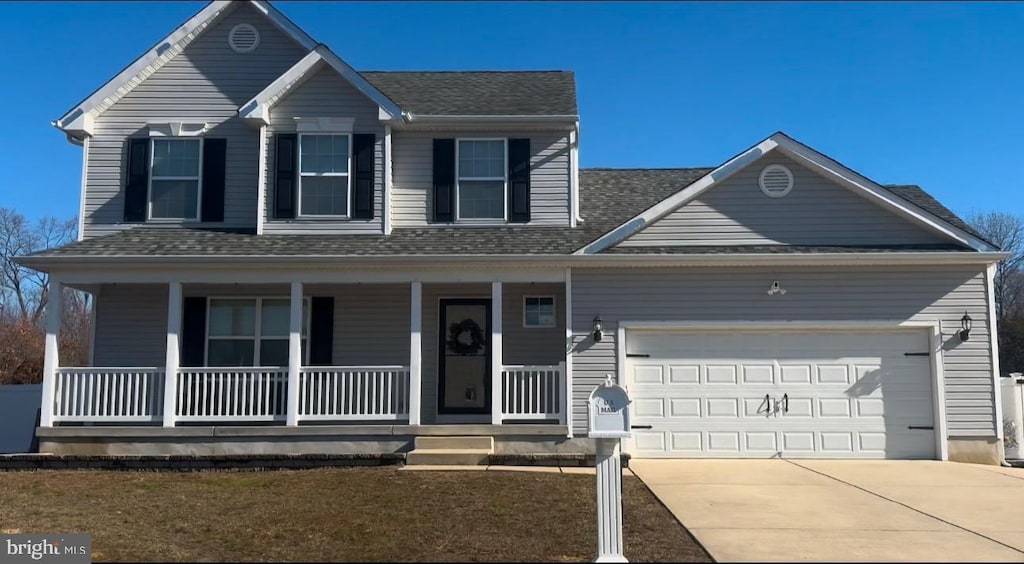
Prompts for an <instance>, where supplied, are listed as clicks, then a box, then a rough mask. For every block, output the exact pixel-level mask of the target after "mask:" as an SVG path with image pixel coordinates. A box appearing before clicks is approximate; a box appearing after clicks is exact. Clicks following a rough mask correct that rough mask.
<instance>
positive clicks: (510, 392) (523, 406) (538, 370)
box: [499, 362, 566, 424]
mask: <svg viewBox="0 0 1024 564" xmlns="http://www.w3.org/2000/svg"><path fill="white" fill-rule="evenodd" d="M501 382H502V394H501V397H500V398H499V399H500V401H501V415H502V420H505V419H513V420H517V419H522V420H530V419H544V420H548V419H551V420H555V419H557V420H558V421H559V422H560V423H562V424H564V423H565V420H566V419H565V397H566V390H565V363H564V362H562V363H559V364H555V365H551V366H504V367H502V370H501Z"/></svg>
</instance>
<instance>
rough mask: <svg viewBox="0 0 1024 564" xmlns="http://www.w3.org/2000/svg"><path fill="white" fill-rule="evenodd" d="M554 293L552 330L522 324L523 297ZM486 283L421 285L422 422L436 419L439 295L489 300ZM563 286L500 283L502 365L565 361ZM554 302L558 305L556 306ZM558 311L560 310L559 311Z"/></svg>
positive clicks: (440, 296)
mask: <svg viewBox="0 0 1024 564" xmlns="http://www.w3.org/2000/svg"><path fill="white" fill-rule="evenodd" d="M524 295H554V296H555V301H556V306H555V308H556V311H557V312H558V313H557V315H558V322H557V324H556V327H554V328H553V329H526V328H524V327H523V296H524ZM490 297H491V285H490V284H424V285H423V318H422V323H423V326H422V334H421V339H422V352H421V355H422V356H421V362H422V371H421V375H422V376H421V377H422V387H421V390H422V392H421V393H422V398H423V400H422V402H421V404H422V406H423V413H422V419H421V421H422V423H424V424H430V423H434V422H436V421H437V390H438V385H437V373H438V353H439V352H440V342H439V341H438V338H439V335H438V334H439V329H440V327H439V323H440V311H441V309H440V308H441V302H440V301H441V299H442V298H483V299H490ZM564 299H565V287H564V286H563V285H561V284H503V285H502V324H501V326H502V339H501V343H502V352H503V355H502V356H503V358H502V361H503V362H504V363H505V364H558V363H559V362H562V361H564V360H565V349H564V343H565V302H564ZM558 304H561V306H560V307H559V305H558ZM559 310H560V311H559Z"/></svg>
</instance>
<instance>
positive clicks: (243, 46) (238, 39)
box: [228, 23, 260, 53]
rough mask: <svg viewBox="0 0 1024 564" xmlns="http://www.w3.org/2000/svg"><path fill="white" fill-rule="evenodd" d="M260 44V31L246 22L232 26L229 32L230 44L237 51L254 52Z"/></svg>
mask: <svg viewBox="0 0 1024 564" xmlns="http://www.w3.org/2000/svg"><path fill="white" fill-rule="evenodd" d="M259 44H260V32H258V31H256V28H255V27H253V26H251V25H249V24H246V23H243V24H238V25H236V26H235V27H233V28H231V32H230V33H229V34H228V45H230V46H231V49H232V50H233V51H234V52H235V53H252V52H253V51H255V50H256V47H257V46H259Z"/></svg>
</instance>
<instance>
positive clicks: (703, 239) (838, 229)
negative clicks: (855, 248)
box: [620, 152, 952, 247]
mask: <svg viewBox="0 0 1024 564" xmlns="http://www.w3.org/2000/svg"><path fill="white" fill-rule="evenodd" d="M769 164H781V165H785V166H786V167H787V168H789V170H790V171H791V172H792V173H793V189H792V190H791V191H790V193H789V194H787V195H786V196H783V197H781V198H770V197H768V196H766V195H765V194H764V193H763V192H761V188H760V187H759V186H758V176H759V175H760V173H761V170H762V169H764V167H765V166H768V165H769ZM950 242H952V241H951V240H950V239H947V238H944V237H942V236H941V235H939V234H937V233H934V232H932V231H926V230H925V229H924V228H922V227H919V226H917V225H914V224H912V223H910V222H909V221H908V220H906V219H904V218H901V217H899V216H897V215H896V214H894V213H892V212H890V211H888V210H885V209H883V208H881V207H879V206H878V205H877V204H874V203H872V202H870V201H868V200H867V199H865V198H863V197H861V196H858V195H857V194H855V193H854V192H852V191H851V190H849V189H847V188H845V187H843V186H840V185H838V184H835V183H834V182H832V181H830V180H828V179H826V178H825V177H823V176H821V175H820V174H818V173H816V172H813V171H811V170H810V169H808V168H806V167H804V166H802V165H800V164H798V163H796V162H795V161H793V160H792V159H790V158H788V157H786V156H785V155H782V154H780V153H778V152H771V153H769V154H768V155H766V156H765V157H763V158H762V159H760V160H758V161H756V162H755V163H753V164H752V165H750V166H748V167H746V168H744V169H743V170H740V171H738V172H737V173H736V174H734V175H733V176H731V177H730V178H728V179H726V180H725V181H724V182H722V183H721V184H720V185H718V186H713V187H712V188H711V189H709V190H708V191H707V192H705V193H704V194H702V195H701V196H700V197H698V198H696V199H695V200H693V201H691V202H689V203H687V204H686V205H684V206H682V207H681V208H679V209H677V210H675V211H673V212H672V213H670V214H668V215H666V216H665V217H663V218H661V219H660V220H658V221H656V222H654V223H653V224H651V225H649V226H648V227H646V228H645V229H643V230H642V231H640V232H638V233H636V234H635V235H633V236H632V237H630V238H629V239H627V240H625V241H623V242H622V243H621V244H620V245H621V246H623V247H647V246H687V245H771V244H781V245H887V244H929V243H950Z"/></svg>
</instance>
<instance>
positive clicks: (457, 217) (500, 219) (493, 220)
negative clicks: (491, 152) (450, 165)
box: [455, 137, 508, 225]
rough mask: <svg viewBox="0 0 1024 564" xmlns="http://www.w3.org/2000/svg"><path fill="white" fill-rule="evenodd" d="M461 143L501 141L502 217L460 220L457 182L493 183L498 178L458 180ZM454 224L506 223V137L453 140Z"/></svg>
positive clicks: (459, 138)
mask: <svg viewBox="0 0 1024 564" xmlns="http://www.w3.org/2000/svg"><path fill="white" fill-rule="evenodd" d="M463 141H501V142H502V147H503V149H502V155H503V158H504V160H505V166H503V167H502V170H501V172H502V177H501V181H502V182H503V183H504V189H503V190H502V194H503V196H502V199H501V205H502V209H504V214H503V215H502V217H476V218H462V217H461V216H460V211H461V210H460V209H459V199H460V198H459V182H460V181H461V180H468V181H471V182H472V181H495V180H498V177H496V176H495V177H481V176H472V177H467V178H459V145H461V144H462V142H463ZM455 223H463V224H468V225H494V224H504V223H508V137H456V138H455Z"/></svg>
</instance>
